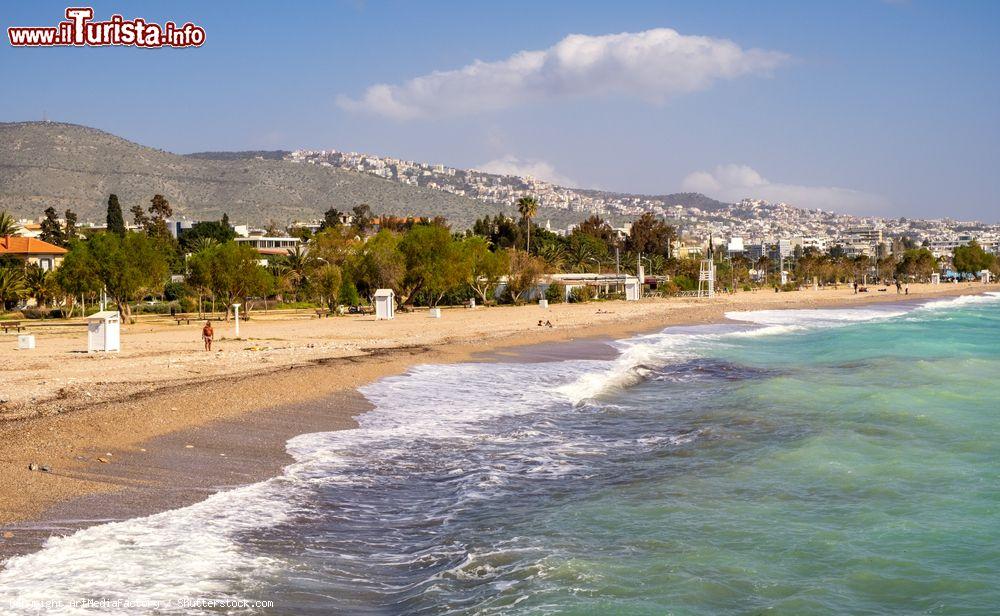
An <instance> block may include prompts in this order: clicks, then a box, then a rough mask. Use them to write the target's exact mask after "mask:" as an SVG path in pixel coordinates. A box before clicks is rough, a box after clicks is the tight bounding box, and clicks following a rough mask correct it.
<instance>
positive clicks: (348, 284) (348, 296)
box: [337, 278, 361, 306]
mask: <svg viewBox="0 0 1000 616" xmlns="http://www.w3.org/2000/svg"><path fill="white" fill-rule="evenodd" d="M337 303H339V304H340V305H341V306H357V305H358V304H360V303H361V296H360V295H359V294H358V287H357V286H356V285H355V284H354V281H352V280H349V279H347V278H344V281H343V282H341V283H340V293H338V294H337Z"/></svg>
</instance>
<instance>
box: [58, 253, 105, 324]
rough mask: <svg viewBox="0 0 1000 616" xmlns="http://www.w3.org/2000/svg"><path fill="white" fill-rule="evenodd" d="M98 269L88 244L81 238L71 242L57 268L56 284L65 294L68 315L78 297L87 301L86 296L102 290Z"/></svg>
mask: <svg viewBox="0 0 1000 616" xmlns="http://www.w3.org/2000/svg"><path fill="white" fill-rule="evenodd" d="M96 271H97V267H96V264H95V263H94V261H93V258H92V257H91V255H90V251H89V250H88V249H87V246H86V245H85V244H84V243H83V242H82V241H81V240H74V241H72V242H70V245H69V252H68V253H66V256H65V258H63V261H62V264H61V265H60V266H59V267H58V268H57V269H56V270H55V281H56V284H57V285H58V286H59V288H60V289H62V291H63V293H64V294H65V299H66V305H67V306H68V307H69V310H68V311H67V314H66V316H67V317H69V316H70V315H72V313H73V308H74V306H75V305H76V298H77V297H79V298H81V299H83V300H84V301H86V300H85V299H84V298H85V297H87V296H88V295H93V294H95V293H97V292H99V291H100V290H101V281H100V280H99V279H98V278H97V274H96Z"/></svg>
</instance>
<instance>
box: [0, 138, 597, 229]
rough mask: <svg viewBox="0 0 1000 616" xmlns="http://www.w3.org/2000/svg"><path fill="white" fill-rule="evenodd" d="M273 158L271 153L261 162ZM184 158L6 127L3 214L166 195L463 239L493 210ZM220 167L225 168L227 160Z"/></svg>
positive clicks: (562, 216) (0, 147) (92, 211)
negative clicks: (377, 219) (360, 212)
mask: <svg viewBox="0 0 1000 616" xmlns="http://www.w3.org/2000/svg"><path fill="white" fill-rule="evenodd" d="M262 154H267V153H262ZM203 156H205V157H204V158H202V157H190V156H180V155H177V154H172V153H170V152H165V151H163V150H157V149H154V148H150V147H146V146H143V145H139V144H137V143H133V142H131V141H126V140H124V139H121V138H119V137H116V136H114V135H111V134H108V133H106V132H103V131H100V130H96V129H93V128H87V127H85V126H78V125H74V124H60V123H54V122H18V123H0V210H8V211H10V212H11V213H12V214H14V215H15V216H18V217H31V218H35V217H37V216H39V215H40V214H41V212H42V211H43V210H44V209H45V208H46V207H48V206H50V205H51V206H53V207H55V208H56V209H57V210H59V211H60V212H62V211H63V210H65V209H66V208H70V209H72V210H74V211H76V213H77V214H78V216H79V218H80V220H81V221H88V220H90V221H103V220H104V208H105V203H106V202H107V198H108V195H109V194H110V193H116V194H117V195H118V196H119V198H120V199H121V202H122V205H123V207H124V208H125V209H126V210H127V209H128V208H129V207H131V206H132V205H134V204H135V203H143V204H147V203H148V202H149V199H150V198H151V197H152V196H153V195H154V194H157V193H159V194H162V195H164V196H166V197H167V199H168V200H169V201H170V203H171V204H172V205H173V207H174V210H175V212H177V213H179V214H181V215H185V216H187V217H189V218H193V219H205V218H217V217H219V216H221V215H222V213H223V212H228V213H229V217H230V219H231V220H233V221H234V222H235V221H249V222H250V223H252V224H266V223H267V222H269V221H272V220H274V221H277V222H279V223H282V224H285V223H288V222H290V221H292V220H295V219H311V218H317V217H319V216H320V215H321V213H322V212H323V211H325V210H326V209H328V208H330V207H335V208H337V209H340V210H349V209H350V208H352V207H354V206H356V205H358V204H360V203H367V204H369V205H370V206H371V207H372V209H373V210H374V211H375V212H378V213H387V214H398V215H407V214H409V215H432V216H433V215H441V216H445V217H446V218H448V220H449V221H451V223H452V227H453V228H456V229H461V228H464V227H466V226H469V225H471V223H472V221H474V220H475V219H476V218H479V217H481V216H483V215H484V214H495V213H496V212H498V211H500V210H501V209H502V208H500V207H498V206H497V205H493V204H486V203H482V202H480V201H476V200H473V199H469V198H466V197H461V196H458V195H453V194H449V193H444V192H440V191H435V190H431V189H427V188H420V187H416V186H407V185H404V184H399V183H395V182H391V181H388V180H383V179H381V178H376V177H372V176H370V175H366V174H360V173H354V172H351V171H344V170H339V169H332V168H328V167H320V166H317V165H303V164H295V163H290V162H285V161H282V160H274V157H273V156H271V157H267V158H263V159H261V158H257V157H247V156H246V153H239V154H236V155H235V156H233V157H232V158H230V159H225V158H226V157H224V156H222V157H220V155H219V154H217V153H216V154H214V155H213V154H208V155H203ZM220 158H223V159H220ZM546 217H551V218H552V219H553V223H554V224H555V223H557V222H558V223H560V224H565V223H566V222H569V221H571V220H574V221H575V220H578V219H580V218H582V216H581V215H580V214H579V213H573V212H565V211H562V210H551V211H549V210H547V209H543V211H542V212H541V213H540V218H542V219H544V218H546Z"/></svg>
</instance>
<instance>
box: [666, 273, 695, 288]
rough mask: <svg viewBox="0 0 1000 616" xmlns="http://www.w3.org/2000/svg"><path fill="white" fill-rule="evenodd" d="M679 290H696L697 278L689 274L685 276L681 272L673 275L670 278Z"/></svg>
mask: <svg viewBox="0 0 1000 616" xmlns="http://www.w3.org/2000/svg"><path fill="white" fill-rule="evenodd" d="M671 282H673V283H674V284H675V285H677V287H678V288H679V289H680V290H681V291H697V290H698V280H697V278H692V277H690V276H685V275H684V274H681V275H679V276H674V278H673V280H671Z"/></svg>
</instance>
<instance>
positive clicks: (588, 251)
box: [566, 233, 608, 272]
mask: <svg viewBox="0 0 1000 616" xmlns="http://www.w3.org/2000/svg"><path fill="white" fill-rule="evenodd" d="M607 256H608V247H607V246H606V245H605V244H604V242H602V241H601V240H599V239H597V238H596V237H594V236H592V235H586V234H583V233H578V234H573V235H571V236H570V238H569V245H568V249H567V251H566V263H567V264H568V265H569V266H570V267H571V268H572V269H573V271H575V272H586V271H589V270H590V269H591V268H594V267H599V266H600V264H601V263H603V262H604V260H605V259H606V258H607Z"/></svg>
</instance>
